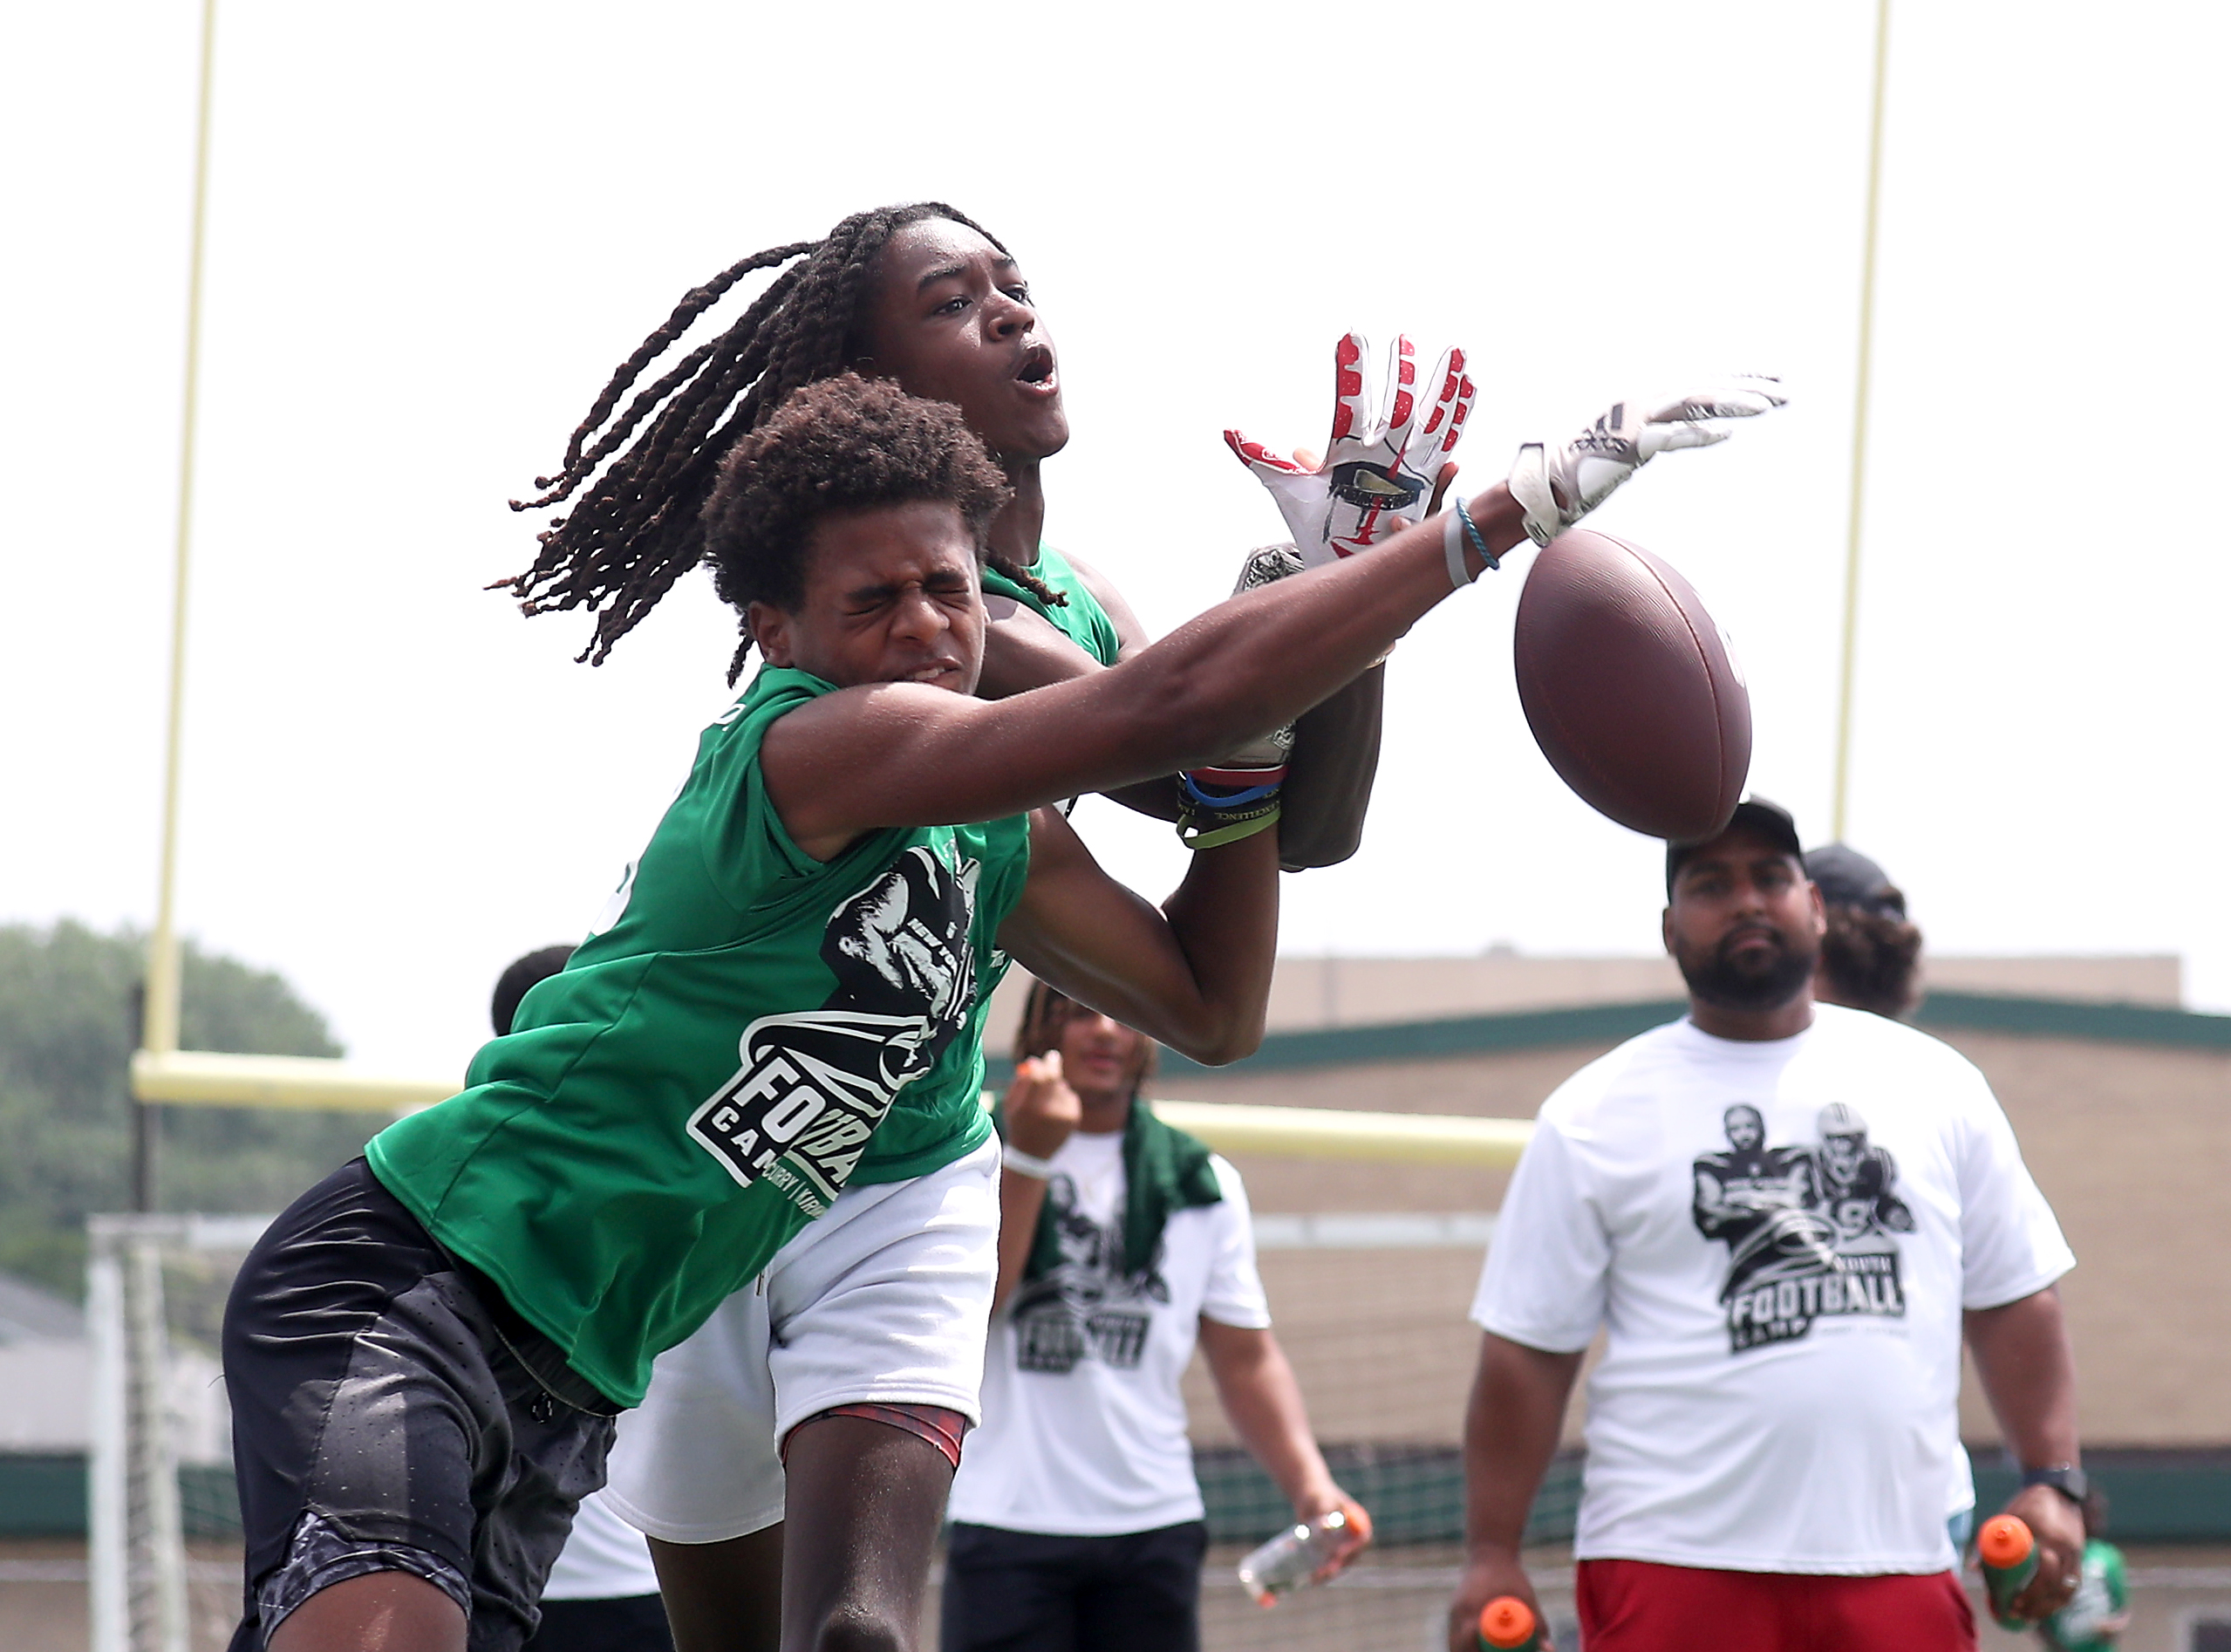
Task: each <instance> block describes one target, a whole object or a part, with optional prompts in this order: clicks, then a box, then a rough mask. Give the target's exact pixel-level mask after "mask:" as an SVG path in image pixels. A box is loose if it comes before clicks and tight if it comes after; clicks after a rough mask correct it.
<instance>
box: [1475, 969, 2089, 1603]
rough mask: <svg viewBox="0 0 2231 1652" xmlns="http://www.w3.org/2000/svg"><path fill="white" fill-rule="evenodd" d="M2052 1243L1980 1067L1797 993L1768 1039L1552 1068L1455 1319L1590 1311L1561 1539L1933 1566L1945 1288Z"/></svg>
mask: <svg viewBox="0 0 2231 1652" xmlns="http://www.w3.org/2000/svg"><path fill="white" fill-rule="evenodd" d="M2074 1265H2075V1258H2074V1257H2073V1256H2072V1255H2071V1254H2070V1253H2069V1248H2068V1245H2067V1243H2066V1242H2065V1241H2064V1239H2062V1237H2061V1231H2060V1227H2059V1225H2058V1224H2057V1223H2056V1222H2055V1220H2054V1219H2053V1213H2052V1211H2051V1210H2050V1207H2048V1206H2047V1205H2046V1203H2045V1200H2044V1197H2043V1195H2042V1194H2041V1193H2039V1192H2038V1191H2037V1184H2036V1183H2035V1182H2033V1181H2032V1180H2031V1179H2030V1172H2029V1171H2028V1169H2027V1168H2026V1167H2025V1166H2024V1165H2023V1162H2022V1153H2021V1150H2020V1148H2019V1147H2017V1146H2016V1143H2015V1139H2014V1131H2013V1130H2012V1129H2011V1127H2009V1124H2008V1123H2007V1120H2006V1116H2005V1114H2004V1113H2002V1111H2001V1110H2000V1109H1999V1105H1998V1102H1997V1101H1996V1098H1994V1097H1993V1096H1992V1095H1991V1092H1990V1088H1989V1085H1988V1084H1986V1083H1985V1082H1984V1081H1983V1076H1982V1074H1981V1073H1978V1072H1977V1071H1976V1070H1975V1068H1974V1067H1972V1066H1970V1065H1969V1064H1968V1062H1967V1061H1965V1060H1964V1059H1962V1057H1961V1056H1960V1055H1958V1054H1957V1053H1956V1052H1955V1051H1953V1050H1952V1049H1950V1048H1947V1047H1946V1046H1945V1045H1942V1044H1941V1043H1939V1042H1937V1041H1936V1040H1934V1039H1933V1038H1929V1037H1927V1035H1925V1034H1921V1033H1917V1032H1915V1031H1914V1030H1913V1029H1912V1028H1911V1027H1903V1026H1900V1025H1899V1024H1898V1023H1897V1022H1894V1021H1885V1020H1883V1019H1882V1018H1881V1017H1880V1016H1875V1015H1870V1014H1866V1013H1865V1012H1863V1011H1859V1010H1850V1009H1841V1008H1838V1007H1835V1006H1832V1005H1821V1006H1819V1007H1818V1009H1817V1012H1816V1020H1815V1021H1814V1023H1813V1025H1812V1026H1811V1028H1809V1029H1808V1030H1807V1031H1805V1032H1804V1033H1801V1034H1798V1035H1797V1036H1796V1037H1794V1038H1788V1039H1779V1040H1775V1041H1769V1042H1760V1043H1748V1042H1739V1041H1732V1040H1729V1039H1721V1038H1714V1037H1712V1036H1710V1035H1709V1034H1706V1033H1703V1032H1701V1031H1699V1030H1698V1029H1697V1028H1696V1027H1695V1026H1694V1025H1693V1024H1691V1023H1690V1022H1689V1021H1676V1022H1675V1023H1673V1024H1672V1025H1670V1026H1667V1027H1658V1028H1656V1029H1655V1030H1654V1031H1652V1032H1648V1033H1645V1034H1642V1035H1641V1037H1640V1038H1636V1039H1634V1040H1631V1041H1628V1042H1627V1043H1625V1044H1623V1045H1621V1046H1620V1048H1617V1049H1615V1050H1614V1051H1613V1052H1612V1053H1611V1054H1610V1055H1607V1056H1605V1057H1603V1058H1602V1059H1601V1060H1600V1061H1597V1062H1592V1063H1591V1064H1589V1065H1588V1066H1587V1067H1585V1068H1582V1069H1581V1070H1580V1071H1579V1073H1577V1074H1575V1075H1573V1077H1572V1078H1570V1079H1569V1080H1567V1081H1566V1082H1565V1083H1564V1084H1563V1085H1561V1086H1560V1087H1559V1089H1558V1090H1557V1092H1556V1094H1554V1095H1553V1096H1551V1097H1550V1098H1549V1100H1548V1101H1547V1102H1544V1103H1543V1105H1542V1109H1541V1116H1540V1120H1539V1123H1538V1125H1537V1126H1536V1129H1535V1131H1534V1136H1533V1139H1532V1142H1531V1143H1529V1145H1528V1146H1527V1149H1526V1151H1525V1157H1523V1158H1522V1159H1521V1160H1520V1161H1519V1164H1518V1171H1517V1172H1516V1173H1515V1174H1514V1175H1513V1176H1512V1178H1511V1188H1510V1191H1509V1193H1508V1194H1507V1196H1506V1197H1505V1198H1504V1204H1503V1213H1502V1216H1501V1217H1500V1219H1498V1223H1497V1225H1496V1230H1495V1243H1494V1246H1493V1247H1492V1248H1491V1251H1490V1252H1489V1254H1488V1259H1487V1266H1486V1270H1485V1272H1484V1274H1483V1276H1482V1278H1481V1280H1480V1287H1479V1295H1478V1298H1477V1300H1476V1301H1475V1302H1474V1304H1473V1307H1472V1317H1473V1318H1474V1319H1475V1320H1477V1321H1478V1322H1479V1323H1480V1324H1481V1325H1482V1326H1484V1327H1485V1328H1487V1329H1488V1330H1490V1331H1492V1332H1494V1333H1495V1334H1496V1335H1499V1336H1504V1337H1507V1338H1508V1339H1510V1340H1511V1341H1514V1342H1520V1343H1524V1344H1525V1345H1526V1346H1528V1347H1531V1348H1546V1349H1551V1350H1555V1351H1559V1352H1571V1351H1574V1350H1578V1349H1579V1348H1585V1347H1586V1346H1587V1344H1588V1342H1589V1341H1590V1340H1591V1339H1592V1338H1593V1336H1594V1335H1595V1333H1596V1330H1597V1328H1599V1327H1600V1326H1601V1327H1604V1328H1607V1348H1606V1351H1605V1355H1604V1359H1603V1362H1601V1363H1600V1365H1599V1366H1598V1367H1597V1368H1596V1370H1595V1372H1594V1375H1593V1377H1592V1378H1591V1379H1590V1382H1589V1384H1588V1424H1587V1441H1588V1458H1587V1465H1586V1478H1585V1481H1584V1485H1583V1492H1582V1496H1581V1503H1580V1517H1579V1532H1578V1534H1577V1535H1576V1537H1575V1539H1574V1543H1573V1551H1574V1553H1575V1554H1576V1555H1578V1556H1579V1557H1581V1558H1583V1559H1590V1558H1617V1559H1626V1560H1655V1561H1660V1562H1662V1563H1665V1564H1668V1565H1675V1566H1694V1567H1712V1568H1717V1569H1721V1570H1727V1571H1738V1572H1807V1573H1851V1574H1862V1575H1864V1574H1871V1573H1930V1572H1939V1571H1942V1570H1944V1569H1945V1568H1946V1567H1949V1566H1951V1565H1952V1564H1953V1563H1954V1558H1955V1557H1954V1554H1953V1551H1952V1545H1951V1541H1950V1539H1949V1538H1948V1536H1947V1534H1946V1531H1945V1512H1946V1511H1945V1505H1946V1500H1947V1490H1948V1487H1949V1486H1951V1485H1954V1484H1955V1478H1956V1475H1957V1467H1956V1464H1955V1454H1956V1453H1958V1451H1960V1439H1959V1431H1960V1430H1959V1417H1958V1413H1957V1409H1956V1408H1957V1403H1958V1396H1959V1387H1960V1348H1961V1313H1962V1310H1963V1309H1966V1308H1986V1307H1999V1306H2001V1305H2002V1304H2004V1303H2008V1302H2012V1301H2015V1300H2018V1299H2020V1298H2022V1297H2024V1296H2028V1295H2030V1294H2032V1293H2033V1292H2036V1291H2039V1290H2042V1289H2043V1288H2044V1287H2046V1286H2048V1285H2050V1284H2051V1283H2052V1282H2053V1281H2054V1280H2057V1279H2058V1278H2059V1277H2060V1276H2061V1275H2062V1274H2063V1273H2066V1272H2067V1271H2068V1270H2069V1269H2070V1268H2071V1266H2074Z"/></svg>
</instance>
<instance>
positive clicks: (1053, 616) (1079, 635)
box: [984, 544, 1121, 666]
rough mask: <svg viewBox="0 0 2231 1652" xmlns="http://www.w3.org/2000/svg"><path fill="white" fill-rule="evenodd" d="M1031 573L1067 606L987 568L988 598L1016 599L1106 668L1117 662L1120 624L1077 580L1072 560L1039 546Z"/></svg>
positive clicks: (1052, 548)
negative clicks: (1071, 564)
mask: <svg viewBox="0 0 2231 1652" xmlns="http://www.w3.org/2000/svg"><path fill="white" fill-rule="evenodd" d="M1030 571H1031V572H1032V573H1034V574H1036V575H1037V576H1038V579H1039V583H1040V584H1043V585H1046V586H1047V587H1049V588H1050V589H1052V590H1057V591H1059V592H1060V593H1061V595H1062V596H1064V597H1068V601H1067V602H1064V603H1047V602H1045V601H1042V600H1041V599H1040V598H1039V597H1037V596H1036V595H1034V593H1032V592H1030V591H1027V590H1024V589H1023V588H1022V587H1021V586H1020V585H1018V584H1015V582H1014V581H1013V580H1012V579H1010V578H1008V577H1006V575H1005V574H1003V573H1001V572H1000V570H998V569H996V568H993V567H991V566H989V565H987V566H986V568H985V570H984V594H985V595H986V597H1013V598H1014V599H1015V600H1016V601H1017V602H1019V603H1020V604H1022V605H1023V606H1024V607H1026V608H1027V609H1029V610H1030V611H1032V612H1033V613H1035V614H1038V615H1040V616H1041V617H1042V618H1045V619H1046V620H1047V621H1048V622H1050V623H1051V624H1052V625H1054V627H1055V628H1056V629H1057V630H1059V631H1061V634H1062V635H1064V636H1065V637H1067V638H1068V639H1069V640H1070V641H1071V642H1073V643H1075V645H1077V646H1078V647H1080V648H1081V649H1083V650H1084V651H1085V652H1087V653H1088V654H1090V655H1091V656H1092V657H1093V658H1094V659H1096V660H1098V661H1099V662H1100V663H1101V664H1102V665H1103V666H1112V665H1114V664H1115V663H1116V650H1117V649H1118V648H1119V647H1120V646H1121V644H1120V643H1118V642H1117V640H1116V622H1115V621H1114V620H1112V619H1110V618H1108V611H1107V610H1106V609H1105V608H1102V606H1101V605H1100V598H1099V597H1095V596H1094V595H1093V594H1092V593H1091V592H1090V591H1088V590H1086V589H1085V588H1084V582H1083V581H1082V580H1081V579H1079V578H1078V577H1077V570H1075V569H1074V568H1072V567H1070V566H1069V559H1068V557H1067V556H1063V555H1062V554H1061V552H1060V551H1058V550H1054V547H1053V546H1051V545H1047V544H1041V545H1040V546H1039V547H1038V560H1037V561H1036V562H1035V563H1033V564H1032V565H1031V570H1030Z"/></svg>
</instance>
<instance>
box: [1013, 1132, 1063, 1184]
mask: <svg viewBox="0 0 2231 1652" xmlns="http://www.w3.org/2000/svg"><path fill="white" fill-rule="evenodd" d="M1000 1164H1004V1165H1006V1167H1007V1168H1008V1169H1009V1170H1011V1171H1014V1172H1015V1173H1016V1174H1017V1175H1019V1176H1027V1177H1029V1178H1032V1179H1033V1180H1034V1181H1040V1182H1043V1181H1046V1180H1047V1179H1049V1178H1051V1177H1052V1176H1053V1174H1054V1161H1053V1160H1052V1159H1050V1158H1040V1157H1038V1155H1037V1154H1035V1153H1026V1152H1024V1151H1023V1150H1022V1149H1020V1147H1017V1146H1016V1145H1015V1144H1014V1143H1013V1142H1006V1143H1001V1144H1000Z"/></svg>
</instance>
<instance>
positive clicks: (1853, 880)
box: [1805, 843, 1906, 918]
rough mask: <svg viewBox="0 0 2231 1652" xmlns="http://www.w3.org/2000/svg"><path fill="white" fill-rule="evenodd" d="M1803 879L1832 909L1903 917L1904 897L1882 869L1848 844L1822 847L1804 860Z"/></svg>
mask: <svg viewBox="0 0 2231 1652" xmlns="http://www.w3.org/2000/svg"><path fill="white" fill-rule="evenodd" d="M1805 876H1806V877H1810V878H1811V879H1812V881H1813V882H1814V883H1816V884H1818V885H1819V886H1820V898H1821V899H1822V900H1824V901H1825V902H1826V903H1827V904H1828V905H1831V906H1850V907H1854V908H1856V909H1857V910H1859V911H1863V912H1872V913H1873V914H1874V915H1875V916H1876V917H1877V918H1903V917H1905V916H1906V897H1905V896H1904V895H1903V894H1901V893H1900V892H1899V891H1898V889H1897V888H1896V886H1895V885H1893V884H1892V883H1891V881H1890V875H1889V874H1888V873H1887V872H1886V871H1884V870H1882V868H1881V867H1880V866H1878V865H1876V864H1874V862H1873V861H1871V860H1869V859H1868V858H1867V857H1866V856H1865V855H1862V854H1860V853H1859V850H1856V849H1853V848H1852V846H1851V845H1850V844H1849V843H1824V844H1822V845H1821V846H1820V847H1819V848H1818V849H1816V850H1813V851H1812V852H1811V854H1809V855H1807V856H1806V857H1805Z"/></svg>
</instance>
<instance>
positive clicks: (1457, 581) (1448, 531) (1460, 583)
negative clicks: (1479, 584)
mask: <svg viewBox="0 0 2231 1652" xmlns="http://www.w3.org/2000/svg"><path fill="white" fill-rule="evenodd" d="M1441 554H1442V556H1444V557H1446V558H1447V559H1448V563H1449V583H1450V584H1451V585H1453V586H1455V587H1456V588H1457V590H1463V588H1464V587H1465V586H1467V585H1469V584H1471V583H1472V576H1471V575H1470V572H1468V571H1467V570H1466V569H1465V567H1464V525H1463V523H1462V522H1458V521H1457V513H1456V512H1455V510H1453V509H1451V510H1450V512H1449V513H1448V514H1447V515H1445V516H1443V519H1442V522H1441Z"/></svg>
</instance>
